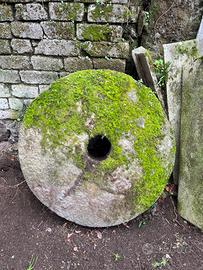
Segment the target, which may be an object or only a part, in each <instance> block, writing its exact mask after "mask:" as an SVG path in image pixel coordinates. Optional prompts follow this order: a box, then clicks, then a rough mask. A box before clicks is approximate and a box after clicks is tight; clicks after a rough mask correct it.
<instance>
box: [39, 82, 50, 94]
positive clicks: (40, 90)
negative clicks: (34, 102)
mask: <svg viewBox="0 0 203 270" xmlns="http://www.w3.org/2000/svg"><path fill="white" fill-rule="evenodd" d="M48 89H49V84H44V85H39V92H40V94H41V93H43V92H44V91H46V90H48Z"/></svg>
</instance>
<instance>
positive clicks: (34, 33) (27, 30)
mask: <svg viewBox="0 0 203 270" xmlns="http://www.w3.org/2000/svg"><path fill="white" fill-rule="evenodd" d="M11 31H12V33H13V35H14V36H15V37H20V38H31V39H42V38H43V31H42V28H41V26H40V24H39V23H28V22H17V21H16V22H12V23H11Z"/></svg>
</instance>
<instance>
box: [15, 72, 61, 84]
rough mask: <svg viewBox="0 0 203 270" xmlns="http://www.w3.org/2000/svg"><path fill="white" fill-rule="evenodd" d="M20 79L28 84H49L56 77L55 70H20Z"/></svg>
mask: <svg viewBox="0 0 203 270" xmlns="http://www.w3.org/2000/svg"><path fill="white" fill-rule="evenodd" d="M20 77H21V80H22V81H23V82H24V83H28V84H41V83H42V84H49V83H51V82H53V81H54V80H56V79H57V78H58V74H57V72H47V71H31V70H23V71H20Z"/></svg>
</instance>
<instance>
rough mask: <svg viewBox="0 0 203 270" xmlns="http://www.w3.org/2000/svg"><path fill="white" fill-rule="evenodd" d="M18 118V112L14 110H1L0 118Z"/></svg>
mask: <svg viewBox="0 0 203 270" xmlns="http://www.w3.org/2000/svg"><path fill="white" fill-rule="evenodd" d="M17 118H18V112H17V111H14V110H0V119H1V120H6V119H13V120H14V119H17Z"/></svg>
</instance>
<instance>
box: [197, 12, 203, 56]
mask: <svg viewBox="0 0 203 270" xmlns="http://www.w3.org/2000/svg"><path fill="white" fill-rule="evenodd" d="M197 48H198V50H199V54H200V55H201V56H203V17H202V20H201V24H200V28H199V31H198V34H197Z"/></svg>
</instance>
